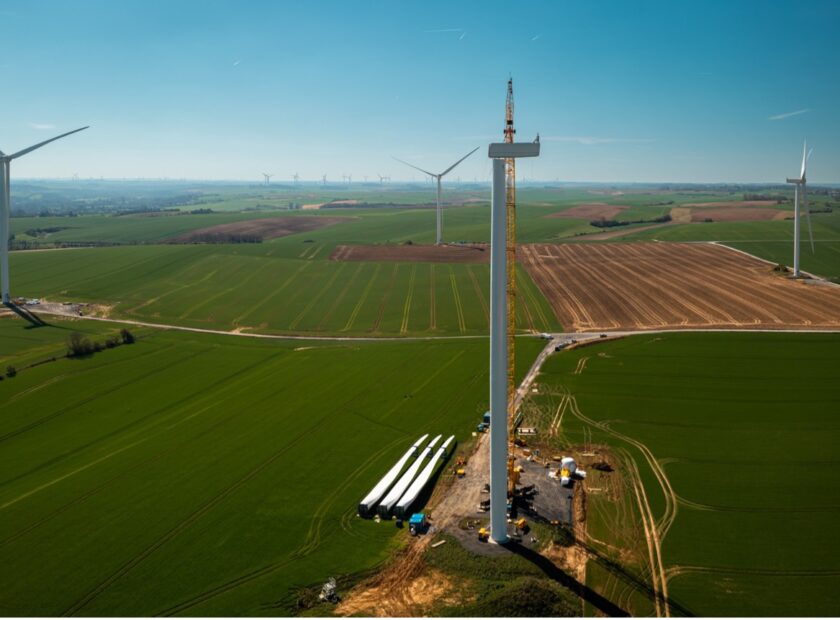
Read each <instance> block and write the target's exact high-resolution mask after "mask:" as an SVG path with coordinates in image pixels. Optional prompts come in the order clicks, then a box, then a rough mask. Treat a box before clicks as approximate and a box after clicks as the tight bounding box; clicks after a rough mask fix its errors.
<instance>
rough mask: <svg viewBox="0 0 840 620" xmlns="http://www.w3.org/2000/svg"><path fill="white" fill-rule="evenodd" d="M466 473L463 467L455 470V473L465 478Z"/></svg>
mask: <svg viewBox="0 0 840 620" xmlns="http://www.w3.org/2000/svg"><path fill="white" fill-rule="evenodd" d="M466 473H467V472H465V471H464V468H463V467H461V468H459V469H456V470H455V475H456V476H458V477H459V478H463V477H464V476H465V475H466Z"/></svg>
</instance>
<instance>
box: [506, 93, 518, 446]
mask: <svg viewBox="0 0 840 620" xmlns="http://www.w3.org/2000/svg"><path fill="white" fill-rule="evenodd" d="M504 133H505V142H507V143H509V144H512V143H513V142H514V138H515V136H516V129H514V127H513V78H509V79H508V84H507V100H506V102H505V131H504ZM505 222H506V226H507V238H506V240H505V255H506V258H507V350H508V359H507V394H508V424H509V425H511V426H512V425H513V423H514V414H515V413H516V412H515V411H514V409H515V404H514V400H515V399H514V396H515V395H516V383H515V381H516V375H515V373H514V369H515V365H516V358H515V355H514V344H515V335H516V159H514V158H513V157H511V158H509V159H506V160H505ZM510 430H513V429H512V428H511V429H510ZM511 436H512V435H511Z"/></svg>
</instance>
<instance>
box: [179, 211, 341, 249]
mask: <svg viewBox="0 0 840 620" xmlns="http://www.w3.org/2000/svg"><path fill="white" fill-rule="evenodd" d="M351 219H352V218H349V217H323V216H311V215H295V216H283V215H281V216H277V217H264V218H260V219H256V220H243V221H241V222H231V223H229V224H218V225H217V226H208V227H207V228H198V229H196V230H191V231H190V232H187V233H184V234H181V235H178V236H176V237H172V238H170V239H169V241H170V242H172V243H215V242H219V243H224V242H225V241H226V240H227V239H228V238H229V237H232V236H236V235H248V236H254V237H259V238H261V239H274V238H275V237H285V236H287V235H293V234H295V233H300V232H309V231H312V230H318V229H319V228H324V227H325V226H333V225H335V224H339V223H341V222H347V221H349V220H351Z"/></svg>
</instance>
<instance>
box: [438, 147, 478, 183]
mask: <svg viewBox="0 0 840 620" xmlns="http://www.w3.org/2000/svg"><path fill="white" fill-rule="evenodd" d="M480 148H481V147H480V146H477V147H475V148H474V149H473V150H471V151H470V152H469V153H467V154H466V155H464V156H463V157H462V158H461V159H459V160H458V161H456V162H455V163H454V164H452V165H451V166H449V168H447V169H446V170H444V171H443V172H441V173H440V176H444V175H445V174H446V173H448V172H450V171H451V170H452V169H453V168H454V167H455V166H457V165H458V164H460V163H461V162H462V161H464V160H465V159H466V158H467V157H469V156H470V155H472V154H473V153H475V152H476V151H477V150H478V149H480Z"/></svg>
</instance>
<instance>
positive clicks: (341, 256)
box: [330, 244, 490, 263]
mask: <svg viewBox="0 0 840 620" xmlns="http://www.w3.org/2000/svg"><path fill="white" fill-rule="evenodd" d="M489 249H490V246H486V245H480V244H476V245H339V246H338V247H336V248H335V250H334V251H333V253H332V254H331V255H330V259H331V260H339V261H373V262H377V261H389V262H395V261H396V262H401V261H402V262H407V263H486V262H489V261H490V252H489Z"/></svg>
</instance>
